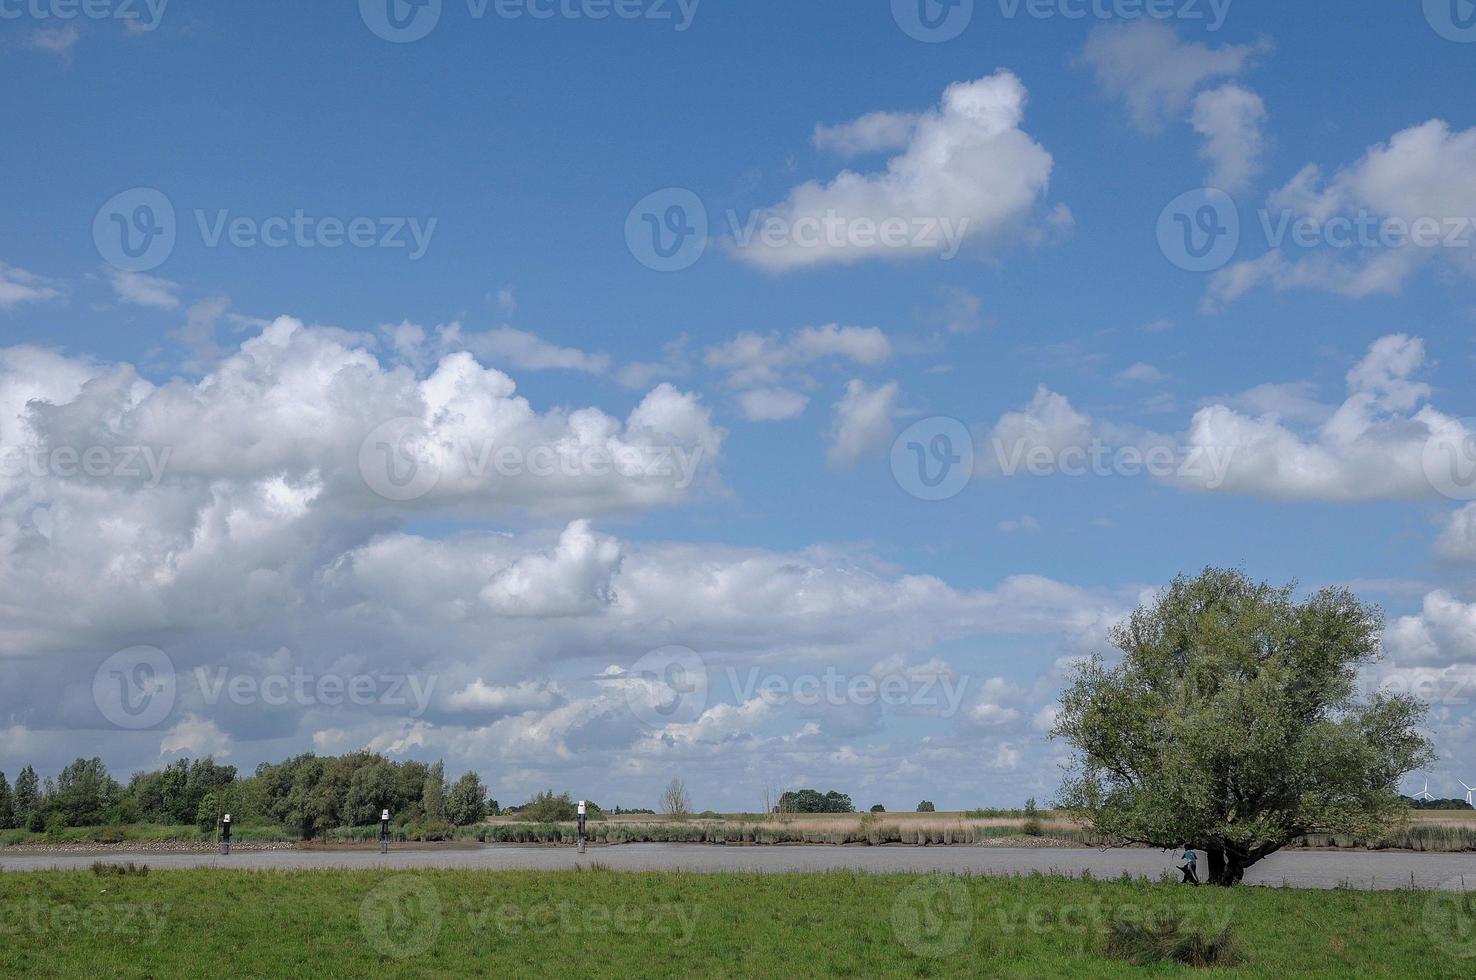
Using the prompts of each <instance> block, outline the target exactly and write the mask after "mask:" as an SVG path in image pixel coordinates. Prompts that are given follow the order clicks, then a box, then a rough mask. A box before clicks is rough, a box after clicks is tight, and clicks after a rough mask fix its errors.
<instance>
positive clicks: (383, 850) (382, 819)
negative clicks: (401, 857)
mask: <svg viewBox="0 0 1476 980" xmlns="http://www.w3.org/2000/svg"><path fill="white" fill-rule="evenodd" d="M379 853H380V854H388V853H389V810H388V809H386V810H384V811H383V812H381V813H380V814H379Z"/></svg>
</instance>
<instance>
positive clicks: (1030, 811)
mask: <svg viewBox="0 0 1476 980" xmlns="http://www.w3.org/2000/svg"><path fill="white" fill-rule="evenodd" d="M1020 829H1021V831H1023V832H1024V833H1025V835H1026V836H1027V837H1039V836H1040V835H1041V834H1043V833H1045V828H1044V827H1043V826H1042V824H1041V822H1040V811H1039V810H1037V809H1036V808H1035V797H1033V796H1032V797H1031V798H1030V799H1028V800H1026V801H1025V823H1024V824H1022V825H1021V827H1020Z"/></svg>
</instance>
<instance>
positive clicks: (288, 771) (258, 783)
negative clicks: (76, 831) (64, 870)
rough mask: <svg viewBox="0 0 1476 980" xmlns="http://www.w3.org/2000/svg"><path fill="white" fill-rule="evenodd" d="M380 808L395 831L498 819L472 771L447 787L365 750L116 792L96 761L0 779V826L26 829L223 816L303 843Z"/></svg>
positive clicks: (202, 770) (188, 763)
mask: <svg viewBox="0 0 1476 980" xmlns="http://www.w3.org/2000/svg"><path fill="white" fill-rule="evenodd" d="M385 808H388V809H389V811H390V813H391V814H393V815H394V819H395V820H396V822H397V823H399V824H416V823H424V824H444V823H450V824H455V825H456V826H467V825H470V824H474V823H476V822H477V821H479V820H481V819H483V818H484V817H486V816H488V815H493V814H497V813H499V812H500V807H499V806H498V803H497V801H496V800H489V799H488V798H487V788H486V787H485V786H484V785H483V784H482V780H481V779H480V777H478V776H477V774H476V773H474V772H469V773H466V774H465V775H463V776H461V777H460V778H459V779H457V780H456V782H454V783H450V784H448V783H447V781H446V773H445V766H444V764H443V763H440V762H437V763H435V764H434V765H430V764H427V763H423V762H414V761H407V762H391V761H390V760H388V759H386V758H384V757H383V756H381V755H378V754H376V753H372V752H356V753H352V754H349V755H343V756H336V757H331V756H316V755H313V754H311V753H308V754H305V755H299V756H294V757H293V758H291V759H288V760H286V761H285V762H280V763H277V764H275V765H268V764H263V765H261V766H258V767H257V769H256V772H255V774H254V775H252V776H249V777H245V778H240V777H238V775H237V773H236V767H235V766H224V765H217V764H216V763H215V760H214V759H212V758H208V757H207V758H204V759H195V760H190V759H180V760H179V761H177V762H173V763H170V764H169V765H167V766H165V767H164V768H163V769H160V770H157V771H154V772H140V773H136V774H135V775H134V776H133V778H132V779H130V780H129V782H128V785H127V786H126V787H125V786H122V785H121V784H119V783H118V781H117V780H116V779H114V778H113V777H112V776H111V775H110V774H109V773H108V770H107V767H106V766H104V765H103V763H102V760H101V759H97V758H93V759H78V760H77V761H75V762H73V763H72V764H70V765H68V766H67V767H66V768H65V769H63V770H62V771H61V773H60V774H59V775H58V776H57V777H56V778H55V779H52V778H50V777H48V778H46V779H44V780H41V779H38V778H37V776H36V771H35V770H34V769H33V768H32V767H30V766H26V767H25V768H24V769H22V770H21V771H20V775H19V776H17V777H16V781H15V786H14V788H12V787H11V786H10V783H9V781H8V780H7V779H6V776H5V774H4V773H0V829H12V828H17V827H19V828H24V829H26V830H32V831H42V830H51V829H55V828H58V827H61V828H65V827H94V826H100V825H121V824H132V823H159V824H171V825H180V824H186V825H196V826H199V827H201V828H202V829H210V828H213V827H215V826H216V825H217V823H218V822H219V821H220V818H221V817H222V816H223V815H224V814H226V813H230V814H231V815H232V819H233V820H234V821H235V822H236V823H237V824H238V825H240V826H250V825H253V824H257V825H260V824H279V825H281V826H282V827H284V828H286V829H287V830H289V831H291V832H294V833H298V834H301V835H302V836H303V837H309V838H310V837H315V836H317V835H318V834H320V833H322V832H323V831H326V830H331V829H333V828H336V827H348V826H365V825H368V824H373V823H376V822H377V821H378V820H379V813H380V810H382V809H385Z"/></svg>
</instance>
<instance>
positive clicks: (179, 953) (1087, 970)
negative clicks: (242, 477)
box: [0, 866, 1476, 977]
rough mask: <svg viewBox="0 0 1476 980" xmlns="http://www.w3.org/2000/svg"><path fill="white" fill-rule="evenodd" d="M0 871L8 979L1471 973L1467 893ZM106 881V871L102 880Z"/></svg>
mask: <svg viewBox="0 0 1476 980" xmlns="http://www.w3.org/2000/svg"><path fill="white" fill-rule="evenodd" d="M132 870H133V873H128V869H125V868H119V867H117V866H99V867H96V868H94V871H93V872H91V873H89V872H41V873H7V874H4V875H0V931H3V933H4V935H5V941H4V943H3V944H0V975H5V976H84V975H85V976H89V977H98V976H104V977H151V976H186V975H188V976H210V975H220V976H232V977H279V976H295V977H370V976H412V977H422V976H424V977H439V976H445V977H450V976H466V975H486V976H559V975H567V976H579V975H596V974H600V975H617V976H624V975H631V976H653V977H665V976H694V975H700V976H735V977H736V976H761V975H762V976H785V975H805V976H857V975H863V976H865V975H883V974H884V975H906V976H954V975H977V976H995V977H1037V976H1074V977H1114V976H1137V975H1140V974H1141V973H1142V970H1143V967H1145V966H1146V967H1150V968H1151V970H1152V972H1153V973H1155V974H1157V975H1174V974H1179V973H1183V974H1186V975H1187V974H1190V973H1194V972H1197V968H1198V967H1200V966H1211V967H1214V968H1215V969H1214V975H1216V976H1225V977H1239V976H1272V975H1283V976H1287V975H1296V976H1329V977H1332V976H1337V977H1349V976H1361V977H1385V976H1390V977H1392V976H1407V975H1409V973H1410V970H1411V967H1412V965H1414V964H1418V972H1419V973H1420V974H1421V975H1423V976H1431V977H1457V976H1460V977H1466V976H1470V975H1471V974H1472V972H1473V968H1476V898H1473V897H1469V896H1467V897H1461V896H1455V895H1445V894H1440V893H1423V892H1352V891H1299V890H1292V889H1270V888H1239V889H1210V888H1199V889H1192V888H1187V887H1183V886H1176V885H1165V884H1157V883H1148V882H1144V881H1132V882H1129V881H1112V882H1106V881H1091V880H1086V881H1071V880H1066V879H1061V878H1054V877H1049V876H1029V877H1019V878H957V877H939V876H906V875H865V874H853V873H834V874H828V875H746V874H744V875H733V874H730V875H692V874H673V873H640V874H625V873H621V874H617V873H614V872H610V871H607V870H602V869H599V868H598V867H596V869H595V870H592V871H580V872H559V873H524V872H457V871H426V872H415V873H388V872H380V871H376V872H328V871H312V872H248V871H204V870H201V871H168V872H159V871H155V872H148V873H140V872H141V871H143V869H138V868H135V869H132ZM99 872H102V873H99Z"/></svg>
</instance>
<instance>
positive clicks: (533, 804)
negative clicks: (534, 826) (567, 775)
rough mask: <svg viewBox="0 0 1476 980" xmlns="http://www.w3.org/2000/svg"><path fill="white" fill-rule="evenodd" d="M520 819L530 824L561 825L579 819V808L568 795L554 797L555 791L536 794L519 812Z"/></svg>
mask: <svg viewBox="0 0 1476 980" xmlns="http://www.w3.org/2000/svg"><path fill="white" fill-rule="evenodd" d="M518 817H519V818H520V819H524V820H527V821H529V822H530V823H561V822H564V821H568V820H578V819H579V807H578V806H576V805H575V803H574V799H573V797H571V796H570V795H569V794H568V793H560V794H558V795H557V796H555V795H554V791H553V790H551V789H550V790H545V791H544V792H542V793H535V794H534V795H533V798H532V799H531V800H529V801H528V802H527V803H525V804H523V806H522V808H521V809H519V810H518Z"/></svg>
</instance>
